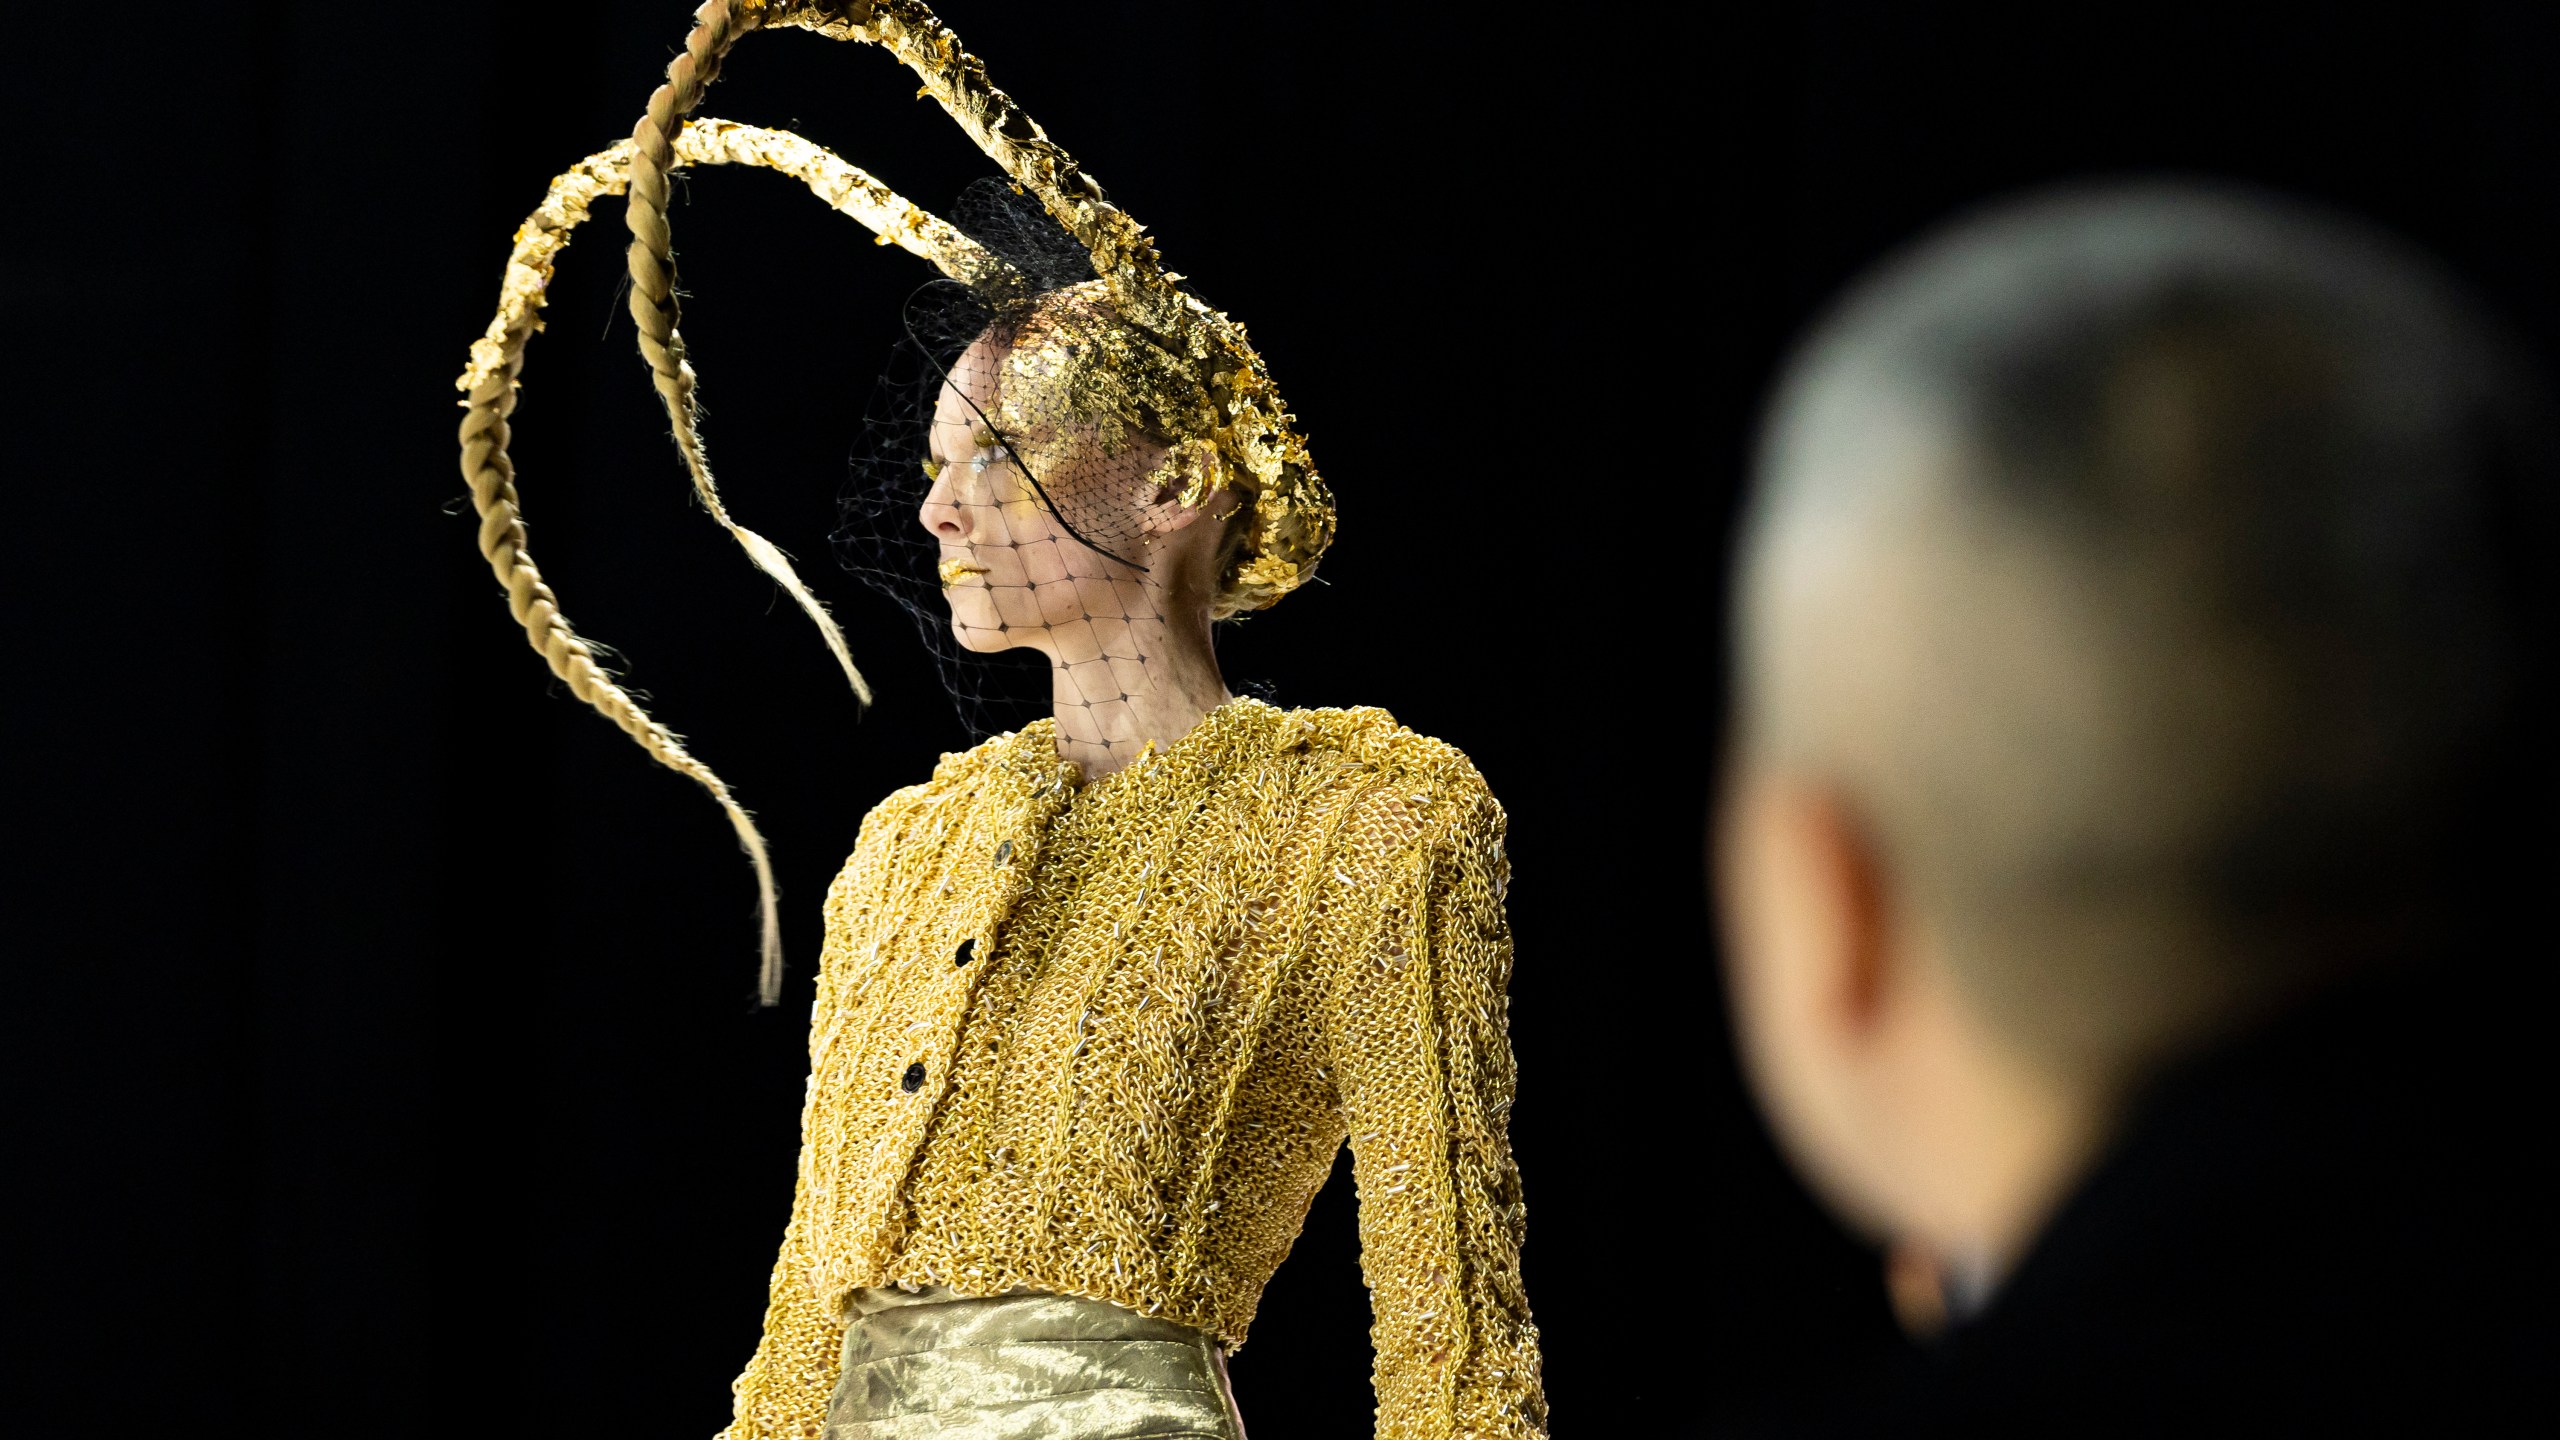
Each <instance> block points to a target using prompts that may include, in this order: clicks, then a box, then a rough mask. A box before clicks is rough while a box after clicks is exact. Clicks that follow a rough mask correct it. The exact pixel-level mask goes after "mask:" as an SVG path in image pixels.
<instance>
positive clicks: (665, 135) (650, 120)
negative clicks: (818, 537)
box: [623, 0, 871, 705]
mask: <svg viewBox="0 0 2560 1440" xmlns="http://www.w3.org/2000/svg"><path fill="white" fill-rule="evenodd" d="M742 8H744V7H741V6H738V5H734V4H733V3H732V0H706V3H705V4H704V5H703V6H702V8H701V9H699V10H696V11H694V12H693V18H694V25H693V33H692V34H691V35H689V36H687V37H685V46H684V53H683V54H680V55H678V56H677V57H676V58H675V59H674V61H673V62H671V63H670V64H669V65H668V66H667V79H666V83H665V84H662V85H660V86H659V87H658V88H657V90H656V92H655V93H653V94H652V95H650V97H649V108H648V110H647V112H646V113H644V114H643V115H642V116H641V117H640V121H639V123H638V124H637V125H635V126H633V127H632V130H631V145H632V153H631V160H630V172H631V179H630V198H629V201H628V203H627V204H626V205H625V206H624V209H623V220H624V223H625V224H627V225H628V226H629V227H630V229H631V247H630V250H629V251H628V254H627V258H626V262H625V263H626V264H627V265H628V266H629V267H630V271H631V319H632V322H633V324H634V325H635V326H636V327H637V328H638V330H639V332H640V355H641V358H643V359H645V360H647V361H648V362H649V373H650V375H651V377H652V378H653V379H654V380H655V382H656V384H657V387H658V398H659V399H660V400H661V401H663V402H665V404H666V407H667V422H668V424H669V425H670V427H672V429H673V430H674V432H675V441H676V453H678V454H679V455H681V456H683V457H684V468H685V470H686V472H687V473H688V474H690V475H691V476H692V477H693V493H694V495H695V496H696V497H697V498H699V499H700V500H701V501H702V508H703V509H705V510H707V511H709V512H710V514H711V518H712V519H713V520H715V521H717V522H719V525H720V528H722V529H724V530H726V531H728V532H729V535H730V538H732V539H734V540H736V541H737V542H738V545H739V548H741V549H743V550H745V551H746V552H747V558H748V559H750V560H753V561H754V562H755V565H756V568H757V569H759V570H762V571H763V572H764V573H765V574H767V575H769V576H771V577H773V580H774V583H776V584H778V585H780V586H781V587H782V589H783V592H784V593H785V594H788V595H789V596H790V597H791V599H792V601H793V603H795V604H797V605H798V606H799V607H800V610H801V613H803V614H805V615H807V616H808V617H809V621H810V623H811V624H813V625H816V626H817V627H818V635H819V638H821V639H823V640H825V641H826V643H827V650H828V652H829V653H831V654H833V655H834V656H835V657H836V663H837V664H838V665H840V666H842V667H843V668H844V678H845V679H846V680H847V681H848V682H849V683H851V684H852V686H853V693H854V696H855V697H856V698H857V699H859V700H860V701H861V702H862V703H863V704H865V705H868V704H870V703H871V686H870V683H869V682H868V681H866V680H864V679H863V678H862V672H861V670H859V669H857V668H856V667H855V666H854V663H853V652H852V650H851V649H850V648H848V647H847V646H846V644H845V640H844V632H843V631H842V630H840V629H838V628H837V627H836V622H835V617H834V616H832V615H830V614H828V613H827V607H826V606H825V605H824V604H822V603H820V602H819V600H818V597H817V596H815V595H812V594H810V593H809V587H808V586H807V585H806V584H804V583H802V581H801V579H800V572H799V571H797V570H795V569H793V568H792V565H791V557H789V556H787V555H785V554H783V553H782V551H781V549H780V548H779V547H777V546H776V545H775V544H774V543H773V542H772V541H770V540H767V539H766V538H764V537H763V536H762V535H759V534H757V533H756V532H754V531H753V530H750V529H748V528H747V527H745V526H744V525H741V524H739V523H738V522H737V521H736V520H733V519H731V518H730V516H729V507H728V506H727V505H725V504H723V503H721V500H720V487H719V486H718V485H716V484H715V483H713V481H712V479H711V462H710V459H709V457H708V456H706V455H705V454H704V453H703V448H702V424H701V409H702V407H701V403H700V400H699V398H698V396H697V394H696V388H697V381H696V379H695V376H694V373H693V366H692V365H691V364H689V363H687V362H686V360H685V348H684V337H683V335H682V334H681V333H680V332H679V331H678V330H677V328H676V322H677V320H678V318H679V312H680V307H679V305H678V304H677V301H676V262H675V252H674V249H673V248H672V246H671V244H670V241H669V238H668V234H667V174H668V172H669V171H670V170H672V169H673V168H674V162H675V137H676V132H677V130H678V129H679V128H680V127H681V126H682V124H683V122H684V117H685V116H686V115H687V114H690V113H691V112H692V110H693V107H694V106H695V105H697V104H699V103H700V102H701V99H702V92H703V91H704V90H705V89H707V88H709V86H710V84H711V81H712V79H713V78H714V77H715V76H717V75H718V74H719V71H720V57H721V56H723V55H725V54H727V53H728V50H729V47H730V46H732V45H734V44H736V43H737V41H738V37H739V36H741V35H744V34H745V33H747V32H748V31H749V30H752V29H754V28H755V21H754V20H753V19H751V18H742V17H740V16H739V15H738V14H737V13H736V12H737V11H739V10H740V9H742Z"/></svg>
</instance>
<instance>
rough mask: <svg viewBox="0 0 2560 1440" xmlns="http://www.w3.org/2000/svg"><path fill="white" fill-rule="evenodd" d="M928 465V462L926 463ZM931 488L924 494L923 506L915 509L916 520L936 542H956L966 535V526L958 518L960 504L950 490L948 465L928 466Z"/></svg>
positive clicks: (950, 470) (951, 467) (950, 469)
mask: <svg viewBox="0 0 2560 1440" xmlns="http://www.w3.org/2000/svg"><path fill="white" fill-rule="evenodd" d="M928 464H930V462H928ZM930 468H931V469H932V471H933V488H932V489H931V490H928V491H926V492H925V497H924V504H923V505H921V506H919V507H917V510H916V520H917V522H918V523H919V524H921V525H923V526H924V529H925V533H926V534H928V535H931V536H932V537H933V538H935V539H936V540H957V539H959V538H961V537H962V536H963V535H965V534H967V533H968V529H969V527H968V525H967V523H966V522H964V521H963V520H962V519H961V518H960V502H959V500H958V499H956V498H955V497H954V496H953V494H952V490H951V472H952V470H953V469H954V468H955V467H953V466H949V465H930Z"/></svg>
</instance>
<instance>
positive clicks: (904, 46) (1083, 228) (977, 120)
mask: <svg viewBox="0 0 2560 1440" xmlns="http://www.w3.org/2000/svg"><path fill="white" fill-rule="evenodd" d="M705 8H706V9H707V8H709V7H707V6H706V7H705ZM738 8H739V9H740V10H742V11H744V12H745V13H746V14H748V15H749V16H751V17H752V21H751V23H753V24H757V25H762V26H768V27H775V28H787V29H795V30H811V31H815V32H816V33H818V34H821V35H825V36H827V37H829V38H831V39H836V40H860V41H865V42H867V43H870V44H873V45H877V46H879V47H880V48H882V49H884V50H886V51H888V52H889V53H890V54H891V55H892V56H894V57H896V58H897V60H898V61H899V63H901V64H903V65H905V66H906V67H907V68H908V69H910V70H912V71H914V72H915V74H916V78H918V79H919V80H922V81H923V82H924V88H923V90H922V91H921V92H920V93H922V94H924V95H928V96H931V97H932V98H933V100H934V102H935V103H936V104H939V105H940V106H941V107H942V108H943V111H944V112H945V113H946V114H948V115H950V117H951V118H952V119H953V120H954V121H956V122H957V123H958V124H959V126H960V128H961V129H962V130H963V131H965V132H967V133H968V136H969V138H970V140H971V141H973V142H975V143H976V145H977V147H978V148H979V150H980V151H982V152H984V153H985V155H986V157H987V158H988V159H990V160H993V161H994V162H996V164H997V165H998V166H999V167H1001V168H1002V169H1003V170H1004V173H1005V174H1006V175H1007V176H1009V177H1010V178H1011V179H1012V180H1013V181H1014V182H1015V183H1016V184H1018V185H1020V186H1022V187H1023V188H1024V189H1026V190H1028V191H1030V192H1031V193H1032V195H1033V196H1035V197H1036V198H1038V200H1039V201H1040V203H1041V205H1042V207H1043V208H1045V209H1047V210H1048V212H1049V213H1050V214H1051V215H1053V216H1055V217H1056V218H1057V220H1058V222H1059V223H1060V224H1062V225H1064V226H1065V227H1066V228H1067V231H1068V233H1070V234H1072V235H1074V236H1075V237H1076V239H1077V240H1078V241H1079V242H1081V243H1082V244H1083V246H1084V248H1085V250H1086V251H1087V253H1089V254H1091V255H1092V257H1093V265H1094V272H1095V273H1096V274H1098V275H1100V276H1102V277H1103V279H1105V280H1107V281H1109V282H1110V283H1111V286H1112V289H1113V291H1114V292H1115V294H1116V295H1117V296H1118V298H1119V299H1120V300H1121V301H1122V302H1123V303H1124V304H1129V305H1136V306H1139V307H1140V309H1139V312H1138V314H1137V316H1136V318H1138V319H1140V320H1142V321H1148V322H1158V321H1161V320H1165V319H1169V317H1165V316H1160V315H1159V314H1158V313H1157V312H1159V311H1162V310H1163V309H1164V307H1165V305H1166V304H1167V302H1169V301H1171V300H1172V299H1173V298H1174V296H1175V295H1176V294H1178V292H1176V291H1174V290H1173V288H1172V285H1171V281H1172V280H1174V279H1177V278H1179V277H1175V276H1168V275H1166V274H1165V273H1164V268H1163V264H1162V262H1161V261H1160V260H1159V258H1158V257H1157V255H1156V246H1155V241H1154V240H1153V239H1151V238H1150V237H1149V236H1148V235H1147V233H1146V230H1147V227H1146V226H1144V225H1141V224H1139V223H1138V222H1137V221H1136V220H1134V219H1132V218H1130V216H1129V213H1128V212H1127V211H1125V210H1122V209H1121V208H1120V207H1119V206H1117V205H1114V204H1112V203H1111V202H1110V201H1108V200H1106V199H1104V198H1103V194H1102V187H1101V185H1099V184H1097V183H1096V182H1095V180H1094V178H1093V177H1092V176H1091V175H1088V174H1086V173H1085V172H1084V171H1082V170H1080V169H1078V168H1077V167H1076V162H1075V158H1074V157H1073V156H1071V155H1069V154H1068V153H1067V152H1066V151H1065V150H1064V149H1063V148H1061V147H1060V146H1059V145H1058V144H1057V142H1055V141H1053V140H1051V139H1050V138H1049V133H1048V132H1047V131H1045V130H1043V129H1041V128H1040V124H1039V122H1038V121H1036V120H1033V119H1032V118H1031V117H1030V116H1029V115H1028V114H1026V113H1024V111H1023V109H1022V107H1021V106H1019V105H1017V104H1015V103H1014V101H1013V97H1012V96H1010V95H1007V94H1006V93H1004V92H1003V91H1002V90H999V89H997V88H996V87H995V84H994V82H992V81H990V80H989V79H988V78H987V67H986V65H985V64H984V63H983V62H981V61H980V60H979V59H978V57H977V56H975V55H972V54H970V53H969V52H968V51H967V50H966V49H964V48H963V47H962V46H961V44H960V37H959V36H957V35H954V34H952V33H951V28H950V27H949V26H947V25H945V24H943V23H942V20H941V18H940V17H939V16H937V15H935V14H934V13H933V11H932V10H931V9H930V8H929V7H927V6H925V5H923V4H921V3H918V0H738ZM696 33H699V31H697V32H696ZM669 74H670V76H671V77H672V75H673V70H672V68H670V71H669Z"/></svg>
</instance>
